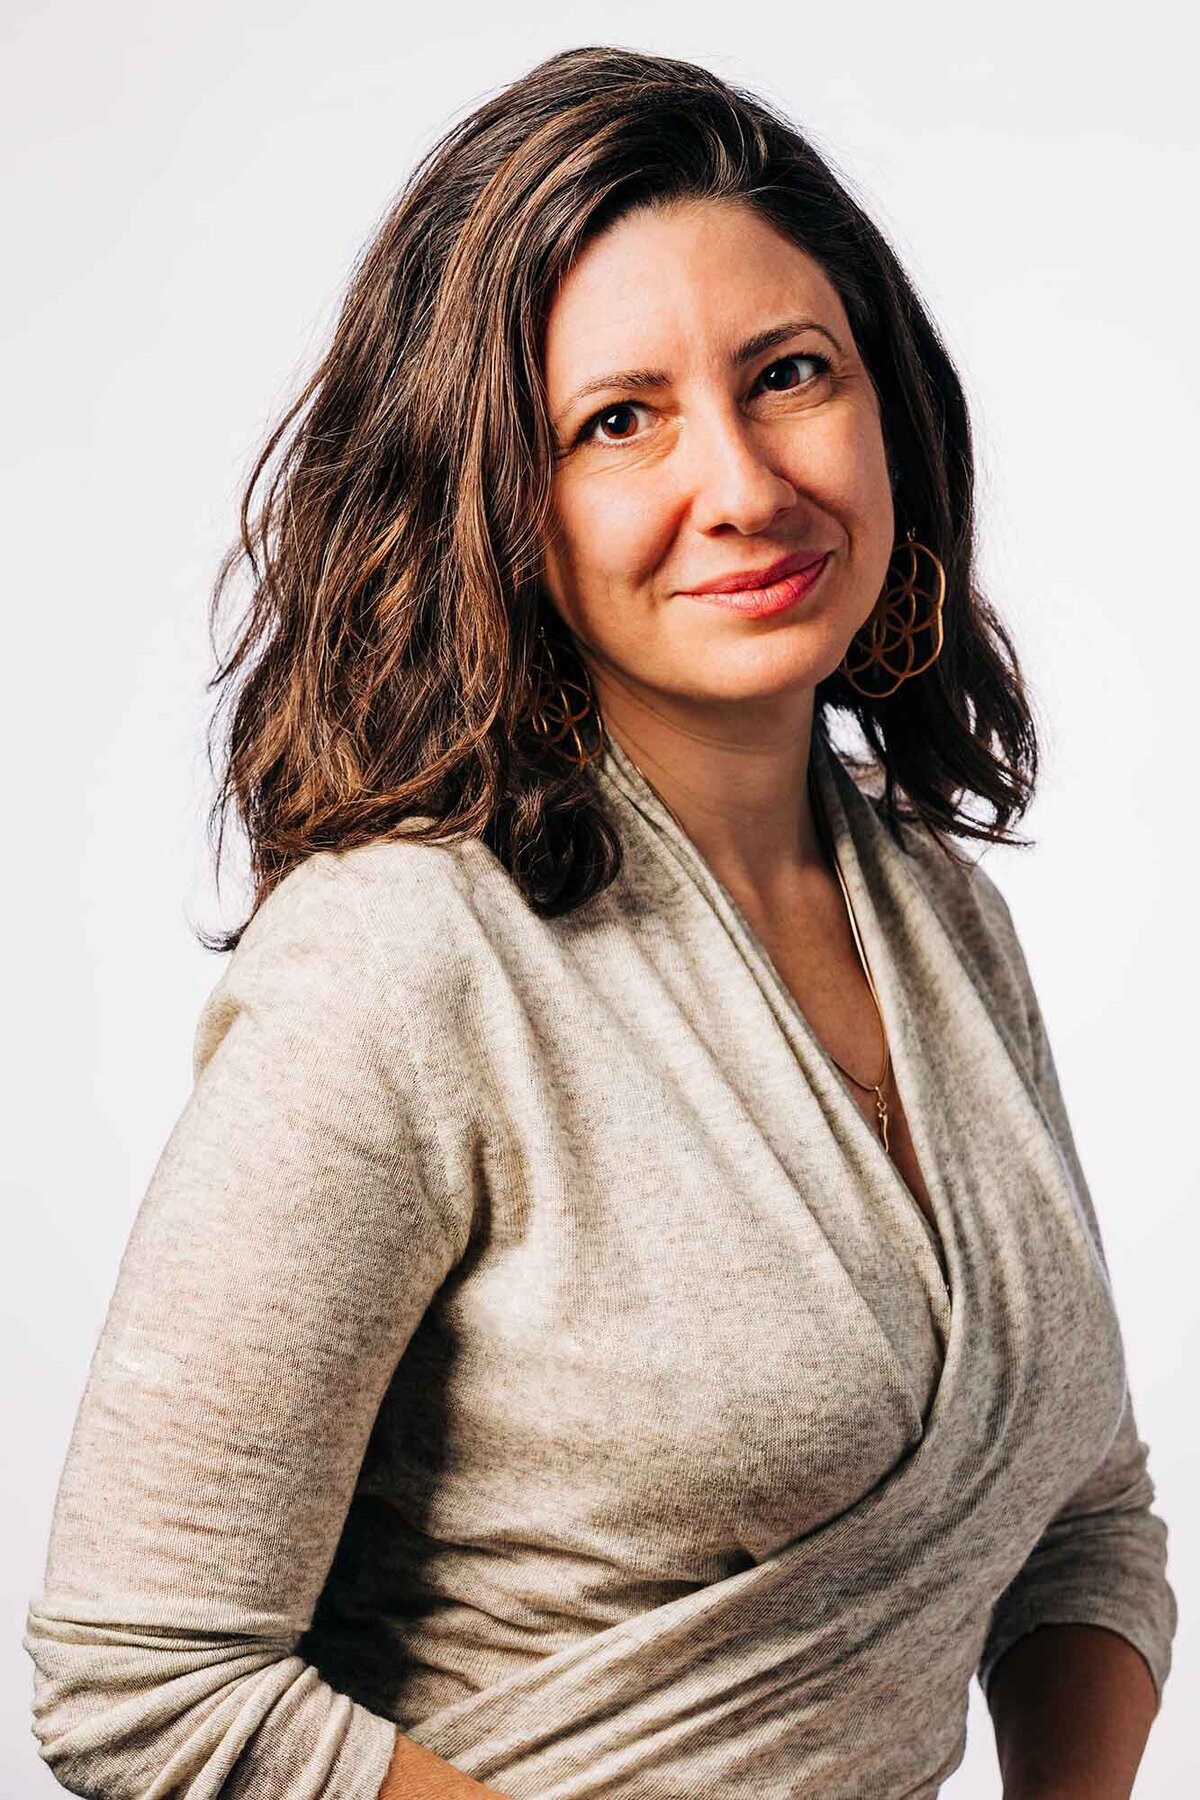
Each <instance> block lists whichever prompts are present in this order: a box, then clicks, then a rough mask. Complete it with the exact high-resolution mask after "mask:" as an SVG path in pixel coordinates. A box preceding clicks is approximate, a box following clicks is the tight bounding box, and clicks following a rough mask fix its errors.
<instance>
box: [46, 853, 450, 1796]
mask: <svg viewBox="0 0 1200 1800" xmlns="http://www.w3.org/2000/svg"><path fill="white" fill-rule="evenodd" d="M397 985H398V984H397V981H396V971H395V970H394V969H390V968H389V967H388V966H387V964H386V959H385V958H384V957H382V956H381V955H380V954H378V953H377V950H376V947H375V944H374V942H373V939H372V936H371V932H370V929H369V923H368V920H367V918H366V915H365V912H364V909H363V907H362V906H361V904H360V898H359V895H358V892H357V887H356V877H355V874H354V872H353V870H352V868H351V867H349V866H347V865H346V864H345V863H344V862H343V861H341V860H339V859H338V858H337V857H335V856H332V855H330V854H328V853H322V854H320V855H317V856H314V857H311V858H309V859H308V860H307V861H306V862H305V863H304V864H302V865H300V866H299V867H298V868H297V869H295V870H293V871H292V872H291V873H290V874H289V875H288V877H287V878H286V879H285V880H284V881H283V882H282V883H281V884H280V886H279V887H278V888H276V889H275V890H274V892H273V893H272V894H271V895H270V896H269V897H268V899H267V900H266V901H265V902H264V903H263V905H262V906H261V907H260V909H259V911H258V913H257V914H256V915H255V917H254V919H253V920H252V921H251V923H250V925H249V927H248V928H247V930H246V931H245V933H244V934H243V936H242V939H241V941H240V942H239V944H238V947H237V949H236V950H235V951H234V953H233V955H232V957H231V959H230V962H229V964H228V966H227V968H226V970H225V973H224V975H223V978H222V979H221V980H220V981H219V983H218V984H217V986H216V987H215V989H214V990H213V992H212V993H211V995H210V996H209V998H208V1000H207V1002H206V1003H205V1006H204V1009H203V1012H202V1014H201V1016H200V1021H199V1025H198V1027H197V1033H196V1041H195V1057H194V1077H195V1079H194V1083H193V1086H192V1090H191V1093H190V1096H189V1098H188V1100H187V1103H186V1105H185V1107H184V1109H183V1111H182V1114H181V1116H180V1117H179V1119H178V1121H177V1123H176V1125H175V1127H174V1129H173V1131H172V1133H171V1135H170V1137H169V1139H168V1141H167V1144H166V1146H165V1149H164V1150H163V1153H162V1155H161V1157H160V1159H159V1161H158V1164H157V1166H156V1168H155V1171H154V1173H153V1176H152V1178H151V1181H150V1184H149V1187H148V1189H147V1191H146V1193H145V1195H144V1197H143V1199H142V1203H141V1206H140V1208H139V1211H138V1214H137V1217H136V1220H135V1222H134V1226H133V1229H132V1232H131V1235H130V1238H129V1241H128V1244H127V1246H126V1249H125V1252H124V1255H123V1258H122V1261H121V1266H120V1270H119V1275H118V1279H117V1283H116V1288H115V1292H114V1295H113V1298H112V1301H111V1304H110V1307H109V1311H108V1315H107V1319H106V1322H105V1325H104V1328H103V1331H102V1334H101V1337H100V1340H99V1343H98V1345H97V1348H96V1351H95V1354H94V1357H93V1360H92V1365H91V1368H90V1371H89V1375H88V1379H87V1383H86V1387H85V1390H84V1394H83V1397H82V1400H81V1403H80V1407H79V1412H78V1416H77V1419H76V1422H75V1427H74V1431H73V1433H72V1437H71V1442H70V1446H69V1450H68V1454H67V1458H66V1462H65V1466H64V1469H63V1473H62V1477H61V1481H60V1486H59V1491H58V1496H57V1500H56V1504H55V1509H54V1518H53V1524H52V1528H51V1535H50V1545H49V1555H48V1561H47V1566H46V1573H45V1581H44V1589H43V1592H42V1593H41V1595H40V1596H39V1597H38V1598H37V1599H36V1600H35V1601H33V1602H32V1604H31V1605H30V1607H29V1612H28V1618H27V1626H26V1635H25V1638H24V1644H25V1648H26V1649H27V1651H28V1652H29V1654H30V1656H31V1657H32V1659H33V1663H34V1665H35V1681H34V1689H35V1701H34V1729H35V1733H36V1736H37V1738H38V1742H39V1746H40V1753H41V1755H42V1757H43V1759H44V1760H45V1761H46V1762H47V1763H48V1764H49V1766H50V1768H51V1770H52V1771H53V1773H54V1775H55V1777H56V1779H57V1780H58V1781H59V1782H60V1783H61V1785H62V1786H64V1787H66V1788H67V1789H69V1790H70V1791H71V1792H73V1793H76V1794H81V1795H91V1796H95V1800H101V1797H102V1800H134V1797H135V1796H136V1797H138V1800H150V1797H151V1796H153V1797H154V1800H167V1797H168V1796H177V1797H186V1800H215V1797H216V1796H221V1800H279V1796H281V1795H284V1794H286V1795H288V1796H289V1800H317V1797H318V1796H321V1797H322V1800H374V1797H375V1796H376V1794H377V1793H378V1789H379V1785H380V1783H381V1781H382V1779H383V1776H384V1773H385V1771H386V1769H387V1766H388V1762H389V1760H390V1757H391V1753H392V1749H393V1746H394V1743H395V1737H396V1727H395V1725H394V1724H393V1723H392V1722H391V1721H390V1720H388V1719H385V1718H383V1717H381V1716H379V1715H377V1714H375V1713H373V1712H371V1711H369V1710H368V1709H367V1708H366V1707H364V1706H362V1705H360V1704H358V1703H357V1702H355V1701H353V1700H351V1699H350V1698H349V1697H348V1696H346V1695H345V1694H341V1693H338V1692H336V1691H335V1690H334V1689H333V1688H332V1687H331V1686H330V1685H328V1684H327V1683H326V1682H325V1681H324V1680H323V1679H322V1678H321V1677H320V1676H319V1674H318V1673H317V1671H316V1669H315V1668H314V1667H313V1666H311V1665H310V1664H308V1663H306V1661H305V1660H304V1659H303V1658H302V1657H301V1656H300V1655H299V1654H297V1645H298V1642H299V1640H300V1638H301V1636H302V1634H303V1633H304V1631H305V1630H306V1628H307V1627H308V1625H309V1624H310V1622H311V1619H312V1616H313V1612H314V1608H315V1604H316V1601H317V1598H318V1595H319V1592H320V1589H321V1587H322V1584H323V1582H324V1580H325V1577H326V1575H327V1573H328V1570H329V1568H330V1565H331V1561H332V1558H333V1555H334V1552H335V1549H336V1546H337V1541H338V1538H339V1534H340V1531H341V1528H342V1525H343V1523H344V1520H345V1516H346V1512H347V1509H348V1506H349V1503H350V1500H351V1497H352V1494H353V1490H354V1486H355V1482H356V1479H357V1476H358V1472H359V1468H360V1465H361V1462H362V1459H363V1456H364V1453H365V1450H366V1447H367V1444H368V1440H369V1437H370V1433H371V1430H372V1426H373V1423H374V1421H375V1419H376V1415H377V1413H378V1410H379V1407H380V1404H381V1400H382V1398H383V1396H384V1394H385V1391H386V1389H387V1386H388V1383H389V1381H390V1379H391V1377H392V1375H393V1372H394V1370H395V1367H396V1364H397V1361H398V1359H399V1358H400V1356H401V1354H402V1353H403V1351H404V1349H405V1346H406V1344H407V1342H408V1340H409V1338H410V1337H411V1335H412V1333H413V1331H414V1329H415V1327H416V1325H417V1323H418V1322H419V1320H420V1317H421V1315H422V1313H423V1311H424V1310H425V1308H426V1307H427V1306H428V1304H429V1301H430V1299H431V1297H432V1296H433V1294H434V1293H435V1291H436V1290H437V1288H438V1287H439V1285H440V1284H441V1282H442V1281H443V1280H444V1279H445V1277H446V1275H447V1274H448V1272H449V1270H450V1269H451V1267H452V1266H453V1264H454V1261H455V1259H456V1257H457V1256H458V1255H459V1254H461V1249H462V1245H463V1242H464V1241H465V1232H466V1224H465V1221H464V1217H461V1216H456V1214H455V1212H454V1201H453V1198H452V1197H449V1196H448V1195H447V1193H446V1192H445V1191H444V1190H443V1189H442V1188H440V1187H438V1186H437V1185H436V1183H435V1177H434V1172H435V1165H436V1157H437V1142H438V1132H437V1130H436V1129H435V1124H434V1123H433V1122H431V1119H430V1113H429V1105H428V1101H427V1100H426V1102H425V1104H424V1105H422V1103H421V1102H419V1100H418V1097H417V1095H418V1073H417V1061H416V1059H410V1052H409V1051H408V1050H407V1049H406V1037H405V1020H404V1017H403V1016H402V1015H403V1012H404V1007H403V1004H402V1003H401V1002H400V999H399V998H398V995H397V992H396V989H397ZM399 985H400V986H403V984H402V983H400V984H399ZM465 1210H466V1203H465V1201H464V1202H462V1204H461V1205H460V1208H459V1211H460V1213H465Z"/></svg>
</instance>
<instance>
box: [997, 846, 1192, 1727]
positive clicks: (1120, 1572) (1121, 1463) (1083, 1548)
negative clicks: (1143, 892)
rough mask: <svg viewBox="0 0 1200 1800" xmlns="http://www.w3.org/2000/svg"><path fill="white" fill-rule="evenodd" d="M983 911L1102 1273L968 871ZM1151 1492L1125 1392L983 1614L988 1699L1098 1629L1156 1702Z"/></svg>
mask: <svg viewBox="0 0 1200 1800" xmlns="http://www.w3.org/2000/svg"><path fill="white" fill-rule="evenodd" d="M975 879H976V880H977V881H979V882H981V883H982V884H984V886H985V889H986V892H985V894H984V896H983V898H984V904H985V905H986V906H988V907H989V908H990V909H993V910H994V912H995V914H996V915H997V917H998V920H999V922H1000V923H1001V924H1002V925H1003V927H1004V929H1005V932H1006V935H1007V937H1008V941H1009V957H1010V961H1011V964H1012V966H1013V968H1014V970H1015V972H1016V974H1017V978H1018V980H1019V982H1020V985H1021V988H1022V990H1023V993H1024V997H1025V1005H1026V1013H1027V1017H1028V1023H1029V1030H1030V1036H1031V1040H1032V1043H1033V1050H1034V1056H1033V1076H1034V1085H1035V1089H1036V1092H1037V1095H1038V1097H1039V1099H1040V1101H1041V1104H1042V1106H1043V1107H1044V1108H1045V1111H1046V1116H1047V1119H1048V1121H1049V1123H1050V1125H1051V1127H1052V1129H1053V1131H1054V1134H1055V1137H1056V1139H1057V1141H1058V1144H1059V1148H1060V1150H1061V1151H1062V1154H1063V1155H1064V1157H1065V1159H1066V1161H1067V1164H1068V1166H1069V1168H1070V1171H1071V1174H1072V1177H1073V1179H1074V1182H1075V1185H1076V1188H1077V1191H1078V1193H1079V1195H1080V1197H1081V1201H1082V1204H1083V1209H1084V1213H1085V1216H1086V1219H1087V1222H1088V1226H1089V1228H1090V1230H1091V1233H1092V1237H1093V1241H1094V1243H1095V1246H1096V1250H1097V1253H1098V1255H1099V1258H1100V1261H1101V1264H1102V1266H1103V1267H1104V1269H1105V1273H1106V1274H1107V1272H1108V1265H1107V1261H1106V1259H1105V1255H1104V1247H1103V1240H1102V1236H1101V1232H1100V1226H1099V1222H1098V1220H1097V1217H1096V1212H1095V1207H1094V1204H1093V1201H1092V1198H1091V1194H1090V1191H1089V1189H1088V1185H1087V1181H1086V1178H1085V1176H1084V1172H1083V1169H1082V1166H1081V1164H1080V1160H1079V1155H1078V1150H1077V1147H1076V1144H1075V1140H1074V1135H1073V1133H1072V1130H1071V1125H1070V1121H1069V1118H1068V1115H1067V1109H1066V1104H1065V1101H1064V1098H1063V1092H1062V1087H1061V1085H1060V1082H1059V1077H1058V1072H1057V1069H1056V1066H1055V1062H1054V1056H1053V1053H1052V1050H1051V1046H1050V1041H1049V1037H1048V1035H1047V1031H1046V1025H1045V1021H1044V1018H1043V1016H1042V1012H1041V1008H1040V1006H1039V1004H1038V1001H1037V997H1036V994H1035V992H1034V988H1033V984H1032V980H1031V977H1030V974H1029V970H1028V966H1027V964H1026V961H1025V958H1024V955H1023V953H1022V950H1021V946H1020V943H1019V940H1018V939H1017V935H1016V931H1015V928H1014V926H1013V923H1012V919H1011V915H1010V914H1009V912H1008V908H1007V905H1006V903H1005V902H1004V900H1003V898H1002V897H1001V896H1000V893H999V890H998V889H996V888H995V886H994V884H993V883H992V882H991V881H990V879H987V878H985V877H983V875H982V871H979V870H977V871H976V875H975ZM1154 1498H1155V1488H1154V1483H1153V1481H1152V1479H1151V1476H1150V1472H1149V1465H1148V1448H1147V1445H1146V1444H1145V1443H1144V1442H1143V1441H1142V1439H1141V1438H1140V1437H1139V1435H1138V1430H1137V1422H1136V1418H1135V1414H1134V1409H1133V1402H1132V1399H1131V1396H1130V1393H1129V1389H1128V1386H1127V1387H1126V1393H1125V1407H1124V1411H1123V1412H1122V1414H1121V1419H1120V1422H1119V1425H1118V1427H1117V1431H1116V1433H1115V1435H1114V1437H1113V1439H1112V1442H1111V1443H1110V1445H1109V1447H1108V1449H1107V1451H1106V1452H1105V1454H1104V1456H1103V1457H1102V1458H1101V1460H1100V1462H1099V1463H1098V1464H1097V1466H1096V1467H1095V1468H1094V1469H1093V1470H1092V1471H1091V1473H1090V1474H1089V1475H1088V1476H1087V1477H1086V1479H1085V1480H1084V1481H1083V1482H1082V1483H1081V1484H1080V1485H1079V1487H1078V1488H1077V1489H1076V1491H1075V1492H1074V1493H1073V1494H1072V1495H1071V1496H1070V1498H1069V1499H1068V1500H1067V1501H1066V1503H1065V1504H1064V1505H1063V1506H1062V1507H1061V1508H1060V1509H1059V1511H1058V1512H1057V1513H1056V1514H1055V1516H1054V1517H1053V1518H1052V1519H1051V1520H1050V1521H1049V1523H1048V1524H1047V1526H1046V1528H1045V1530H1044V1531H1043V1533H1042V1535H1041V1537H1040V1538H1039V1540H1038V1542H1037V1543H1036V1545H1035V1546H1034V1548H1033V1549H1032V1551H1031V1552H1030V1554H1029V1556H1028V1558H1027V1559H1026V1561H1025V1563H1024V1564H1023V1566H1022V1567H1021V1569H1020V1570H1019V1571H1018V1573H1017V1575H1016V1576H1015V1577H1014V1578H1013V1580H1012V1581H1011V1582H1010V1583H1009V1585H1008V1587H1007V1588H1006V1589H1005V1590H1004V1592H1003V1593H1002V1594H1001V1595H1000V1597H999V1599H998V1600H997V1601H996V1604H995V1606H994V1608H993V1610H992V1617H991V1623H990V1626H989V1630H988V1635H987V1640H986V1642H985V1645H984V1649H983V1654H982V1656H981V1658H980V1663H979V1670H978V1675H979V1681H980V1685H981V1686H982V1688H983V1691H984V1694H985V1695H986V1694H987V1692H988V1688H989V1684H990V1682H991V1677H992V1672H993V1670H994V1668H995V1666H996V1664H997V1663H998V1662H999V1660H1000V1658H1001V1656H1003V1654H1004V1652H1005V1651H1006V1650H1007V1649H1009V1648H1010V1646H1011V1645H1012V1644H1013V1643H1015V1642H1016V1640H1017V1639H1018V1638H1019V1637H1022V1636H1023V1635H1024V1634H1025V1633H1026V1632H1028V1631H1032V1630H1033V1629H1034V1628H1035V1627H1036V1626H1038V1625H1045V1624H1082V1625H1100V1626H1104V1627H1106V1628H1107V1629H1108V1630H1110V1631H1115V1632H1118V1633H1119V1634H1120V1635H1121V1636H1122V1637H1124V1638H1126V1639H1127V1640H1128V1641H1129V1642H1130V1643H1131V1644H1132V1645H1133V1646H1134V1648H1135V1649H1137V1650H1139V1651H1140V1652H1141V1654H1142V1656H1143V1657H1144V1658H1145V1660H1146V1663H1147V1665H1148V1666H1149V1669H1150V1673H1151V1675H1152V1676H1153V1679H1154V1684H1155V1688H1156V1690H1157V1692H1158V1697H1159V1700H1160V1701H1161V1699H1162V1691H1163V1686H1164V1684H1165V1682H1166V1679H1167V1675H1168V1673H1169V1671H1170V1667H1171V1650H1172V1642H1173V1639H1174V1636H1175V1629H1176V1624H1177V1622H1178V1608H1177V1605H1176V1598H1175V1594H1174V1592H1173V1590H1172V1588H1171V1586H1170V1584H1169V1582H1168V1581H1167V1576H1166V1568H1167V1526H1166V1524H1165V1523H1164V1521H1163V1520H1162V1519H1161V1518H1160V1517H1159V1516H1158V1514H1157V1513H1155V1512H1154V1511H1153V1510H1152V1504H1153V1501H1154Z"/></svg>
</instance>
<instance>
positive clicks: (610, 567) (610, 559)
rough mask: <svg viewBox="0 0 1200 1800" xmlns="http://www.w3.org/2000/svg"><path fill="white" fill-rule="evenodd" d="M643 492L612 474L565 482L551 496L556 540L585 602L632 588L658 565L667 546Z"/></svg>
mask: <svg viewBox="0 0 1200 1800" xmlns="http://www.w3.org/2000/svg"><path fill="white" fill-rule="evenodd" d="M659 515H660V509H658V508H656V507H655V505H654V503H653V500H652V499H651V497H650V494H649V493H648V492H647V491H646V489H645V487H644V486H642V487H639V485H638V484H637V483H636V482H629V481H622V480H621V478H620V475H619V474H616V473H614V474H613V475H612V477H611V478H606V477H605V475H604V474H603V473H600V474H598V475H595V476H593V477H592V478H591V479H590V480H586V479H585V480H579V481H577V482H571V483H564V484H563V486H562V487H561V488H560V489H558V490H557V491H556V494H555V518H556V522H557V541H558V545H559V554H560V557H561V560H562V564H563V567H564V568H565V569H566V570H568V571H569V574H570V579H571V580H572V582H573V584H574V586H575V588H576V591H577V593H578V595H579V597H580V599H581V600H584V601H585V602H586V599H587V597H588V596H589V594H595V595H599V594H601V593H603V592H609V591H611V590H612V589H613V588H634V587H637V586H638V585H639V583H640V582H641V581H642V580H643V579H644V578H645V577H646V576H647V575H648V574H650V573H651V572H652V571H653V570H654V569H655V568H656V567H657V565H658V561H659V559H660V558H661V556H662V554H663V549H664V545H665V543H666V542H667V541H669V532H668V531H667V521H666V519H665V518H663V517H660V516H659Z"/></svg>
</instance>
